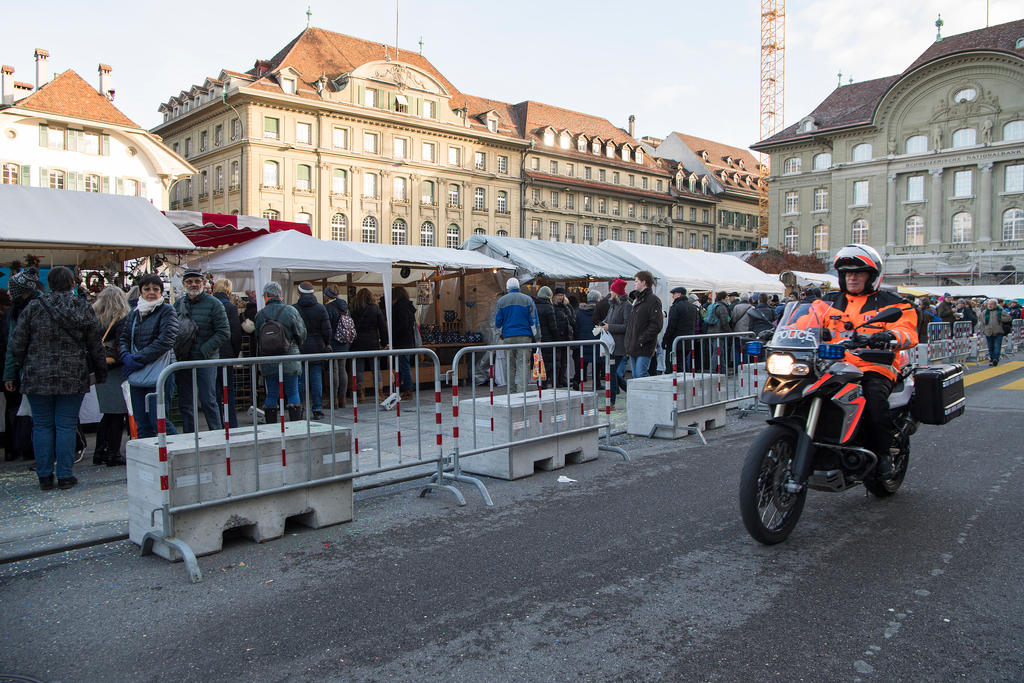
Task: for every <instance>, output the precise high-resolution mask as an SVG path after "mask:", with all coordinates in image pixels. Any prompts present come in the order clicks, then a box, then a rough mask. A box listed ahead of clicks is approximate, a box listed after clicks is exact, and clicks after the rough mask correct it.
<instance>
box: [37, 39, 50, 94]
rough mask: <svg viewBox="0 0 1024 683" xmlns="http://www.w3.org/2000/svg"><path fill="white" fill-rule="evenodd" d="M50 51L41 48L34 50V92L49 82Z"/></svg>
mask: <svg viewBox="0 0 1024 683" xmlns="http://www.w3.org/2000/svg"><path fill="white" fill-rule="evenodd" d="M49 59H50V51H49V50H44V49H43V48H41V47H37V48H36V90H39V89H40V88H41V87H43V86H44V85H46V84H47V83H48V82H49V80H50V63H49V61H48V60H49Z"/></svg>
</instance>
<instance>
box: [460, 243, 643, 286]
mask: <svg viewBox="0 0 1024 683" xmlns="http://www.w3.org/2000/svg"><path fill="white" fill-rule="evenodd" d="M459 249H464V250H467V251H476V252H479V253H481V254H485V255H487V256H490V257H493V258H495V259H499V260H501V261H504V262H506V263H511V264H512V265H513V266H515V269H516V277H517V278H519V281H520V282H523V283H525V282H530V281H532V280H544V281H548V282H554V281H559V280H614V279H615V278H617V277H621V278H627V279H628V278H631V277H633V274H634V273H636V271H637V270H639V268H637V265H636V264H635V263H633V262H632V261H631V260H629V259H626V258H622V257H620V256H618V255H616V254H610V253H608V252H607V251H602V250H600V249H599V248H598V247H594V246H590V245H589V244H572V243H567V242H544V241H541V240H528V239H523V238H520V237H493V236H491V235H473V236H472V237H470V238H469V239H468V240H466V241H465V242H463V243H462V245H461V246H460V247H459Z"/></svg>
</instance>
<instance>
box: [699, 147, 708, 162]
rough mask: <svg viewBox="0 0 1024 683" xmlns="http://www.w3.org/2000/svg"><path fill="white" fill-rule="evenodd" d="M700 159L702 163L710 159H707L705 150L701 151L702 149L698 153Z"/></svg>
mask: <svg viewBox="0 0 1024 683" xmlns="http://www.w3.org/2000/svg"><path fill="white" fill-rule="evenodd" d="M700 158H701V159H703V160H704V161H707V160H708V159H709V158H710V157H708V153H707V150H703V149H702V150H701V151H700Z"/></svg>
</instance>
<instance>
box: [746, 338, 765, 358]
mask: <svg viewBox="0 0 1024 683" xmlns="http://www.w3.org/2000/svg"><path fill="white" fill-rule="evenodd" d="M744 350H745V351H746V352H747V355H748V356H760V355H761V354H762V353H764V342H760V341H751V342H747V345H746V346H745V347H744Z"/></svg>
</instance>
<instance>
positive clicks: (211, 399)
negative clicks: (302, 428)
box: [0, 267, 419, 491]
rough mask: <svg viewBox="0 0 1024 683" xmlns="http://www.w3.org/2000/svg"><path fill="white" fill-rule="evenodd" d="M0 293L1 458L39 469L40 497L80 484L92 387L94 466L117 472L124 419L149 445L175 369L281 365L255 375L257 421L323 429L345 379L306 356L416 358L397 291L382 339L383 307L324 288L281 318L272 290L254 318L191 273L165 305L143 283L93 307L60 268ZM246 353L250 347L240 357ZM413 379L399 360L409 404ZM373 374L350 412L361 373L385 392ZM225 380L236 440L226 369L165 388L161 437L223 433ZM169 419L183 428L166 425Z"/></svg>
mask: <svg viewBox="0 0 1024 683" xmlns="http://www.w3.org/2000/svg"><path fill="white" fill-rule="evenodd" d="M8 284H9V289H8V290H2V289H0V330H2V331H3V333H2V334H0V344H2V346H0V360H2V362H3V380H4V384H3V389H4V399H5V402H4V405H5V409H4V432H3V446H4V449H5V455H4V457H5V460H7V461H11V460H18V459H24V460H34V461H35V464H34V466H33V469H34V470H35V472H36V475H37V476H38V478H39V486H40V488H41V489H42V490H44V491H47V490H51V489H53V488H58V487H59V488H61V489H69V488H71V487H73V486H75V485H76V484H77V483H78V480H77V478H76V477H75V476H74V471H73V465H74V463H75V461H76V456H78V455H80V454H81V453H82V452H83V451H84V450H85V449H86V448H87V443H86V441H85V438H84V436H83V433H82V430H81V425H80V422H79V421H80V412H81V407H82V402H83V400H84V397H85V395H86V394H87V393H89V391H90V387H91V386H94V387H95V392H96V400H97V404H98V407H99V413H100V415H101V417H100V420H99V422H98V424H96V437H95V445H94V448H93V455H92V462H93V464H94V465H106V466H110V467H116V466H123V465H125V459H124V456H123V455H122V453H121V448H122V443H123V441H124V436H125V429H126V427H127V426H128V415H129V413H130V414H131V415H132V416H133V418H134V421H135V424H136V427H137V436H138V437H139V438H147V437H152V436H155V435H156V434H157V430H158V417H157V406H156V400H155V395H154V394H155V390H156V386H157V383H158V379H159V377H160V375H161V373H162V371H163V370H164V369H165V368H167V367H168V366H169V365H170V364H171V363H173V362H175V361H206V360H214V359H225V358H237V357H239V356H240V355H242V354H243V348H244V349H246V351H245V352H246V353H247V354H248V355H250V356H258V355H264V356H278V355H280V356H288V359H287V360H286V361H283V362H279V363H267V364H263V365H261V366H260V367H259V370H260V374H261V375H262V377H263V382H262V385H263V386H262V388H263V389H264V390H265V399H264V402H263V413H264V418H265V420H266V421H267V422H275V421H277V420H278V418H279V407H280V403H279V402H280V401H281V399H282V398H283V399H284V401H283V402H284V410H285V413H286V415H287V419H290V420H297V419H303V418H304V416H305V405H307V403H308V405H309V408H310V417H311V418H312V419H314V420H316V419H321V418H323V417H324V395H325V392H326V391H330V392H333V394H334V396H335V397H336V400H337V403H336V405H338V406H339V407H342V408H344V407H346V405H347V402H348V397H349V388H350V385H349V377H348V370H349V368H347V367H346V364H345V363H342V362H339V361H331V362H332V363H334V367H333V368H332V370H331V371H330V372H327V371H325V370H326V366H325V363H324V362H322V361H309V362H303V361H302V358H301V356H302V355H307V354H319V353H325V352H343V351H374V350H378V349H382V348H386V347H387V345H388V339H389V338H390V339H393V341H394V346H395V348H399V349H402V348H414V347H416V346H418V345H419V344H418V340H419V334H418V326H417V323H416V316H415V307H414V306H413V304H412V302H411V301H410V299H409V295H408V292H407V291H406V290H405V288H402V287H396V288H394V289H393V290H392V297H393V304H392V316H391V321H392V324H391V326H390V328H389V326H388V324H387V318H386V316H385V315H384V313H383V310H382V309H383V306H384V303H383V300H381V299H375V298H374V297H373V295H372V294H371V292H370V290H369V289H366V288H362V289H360V290H359V291H357V292H356V294H355V296H354V297H353V301H352V305H351V307H350V306H349V304H348V302H347V301H346V300H345V299H344V298H342V297H340V296H339V295H338V291H337V290H336V289H335V288H333V287H330V286H328V287H325V288H324V290H323V302H322V303H321V302H320V301H318V300H317V296H316V293H315V288H314V285H313V284H312V283H311V282H302V283H300V284H299V285H298V286H297V291H296V295H297V296H296V302H295V304H293V305H285V304H284V302H283V290H282V287H281V285H280V284H278V283H276V282H270V283H268V284H267V285H266V286H265V287H264V288H263V292H262V295H263V300H264V305H263V307H261V308H260V307H258V306H257V305H256V303H257V302H256V293H255V292H254V291H252V290H250V291H248V292H246V294H245V296H241V297H240V296H236V295H234V294H233V293H232V286H231V282H230V281H229V280H225V279H220V280H216V281H215V282H210V280H209V279H208V278H207V277H206V276H205V275H204V274H203V273H202V272H200V271H198V270H187V271H186V272H185V273H184V275H183V277H182V285H183V288H184V293H183V295H182V296H179V297H178V298H177V300H176V301H175V302H174V304H173V305H172V304H171V303H169V302H168V301H167V293H168V292H167V287H166V285H165V282H164V280H163V279H162V278H161V277H160V276H159V275H156V274H145V275H142V276H141V277H139V278H138V279H137V281H136V282H135V284H134V285H133V286H132V287H131V289H130V290H128V291H125V290H124V289H122V288H119V287H116V286H107V287H105V288H104V289H103V290H102V291H100V292H98V293H95V294H94V295H92V296H90V295H89V294H88V293H87V292H86V291H85V288H81V287H79V286H78V282H77V279H76V277H75V275H74V273H73V272H72V271H71V270H70V269H68V268H63V267H57V268H53V269H51V270H50V271H49V274H48V276H47V278H46V285H45V286H44V285H43V283H42V282H41V281H40V275H39V271H38V269H36V268H34V267H30V268H25V269H23V270H21V271H19V272H17V273H15V274H14V275H12V276H11V277H10V279H9V283H8ZM90 298H91V299H92V301H91V302H90ZM258 308H259V310H257V309H258ZM246 339H248V342H249V343H248V344H245V343H243V342H244V341H245V340H246ZM275 344H276V346H275ZM410 365H411V356H409V355H400V356H399V359H398V372H399V386H400V391H401V392H402V394H403V395H404V396H406V397H408V396H409V395H411V392H412V391H413V390H414V389H415V386H414V384H413V379H412V375H411V371H410ZM379 367H380V364H379V363H378V362H376V360H375V359H360V363H359V367H358V372H357V374H356V381H355V382H354V383H353V385H354V386H353V388H354V391H355V393H356V396H357V400H364V398H365V395H364V386H363V385H364V382H363V377H364V373H365V372H368V371H369V372H372V374H373V377H374V379H373V387H375V388H380V387H381V386H382V382H381V378H380V371H379ZM325 376H330V377H333V379H334V385H333V386H331V387H325V386H324V379H325ZM225 379H227V387H226V388H227V403H226V407H227V410H226V419H227V420H228V423H229V425H230V426H231V427H237V426H238V415H237V411H236V395H237V392H236V389H237V387H236V382H235V379H234V372H233V369H232V368H230V367H228V368H227V370H226V371H225V369H224V368H222V367H212V366H210V367H196V368H190V369H185V370H178V371H176V372H173V373H171V374H170V375H169V376H167V377H166V378H165V382H164V392H165V394H164V398H165V405H166V406H167V411H166V413H167V414H166V415H165V419H164V425H165V431H166V433H167V434H177V433H179V427H180V430H181V432H184V433H188V432H193V431H195V430H197V429H198V428H199V426H198V419H197V417H196V411H197V409H198V411H199V412H201V413H202V416H203V419H204V421H205V423H206V427H207V429H210V430H217V429H220V428H221V427H222V424H223V420H224V419H225V402H224V389H225V386H224V381H225ZM124 383H127V390H125V389H124V386H123V384H124ZM307 386H308V388H309V396H308V397H307V396H306V395H305V388H306V387H307ZM252 390H253V392H256V391H257V388H256V387H253V388H252ZM147 397H148V398H149V400H148V401H147ZM377 398H379V396H378V397H377ZM126 399H127V402H126ZM172 406H173V407H175V408H176V410H177V416H178V417H179V418H180V421H179V423H178V425H175V423H174V421H172V419H171V417H170V411H171V408H172ZM129 407H130V409H131V410H130V411H129Z"/></svg>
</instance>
